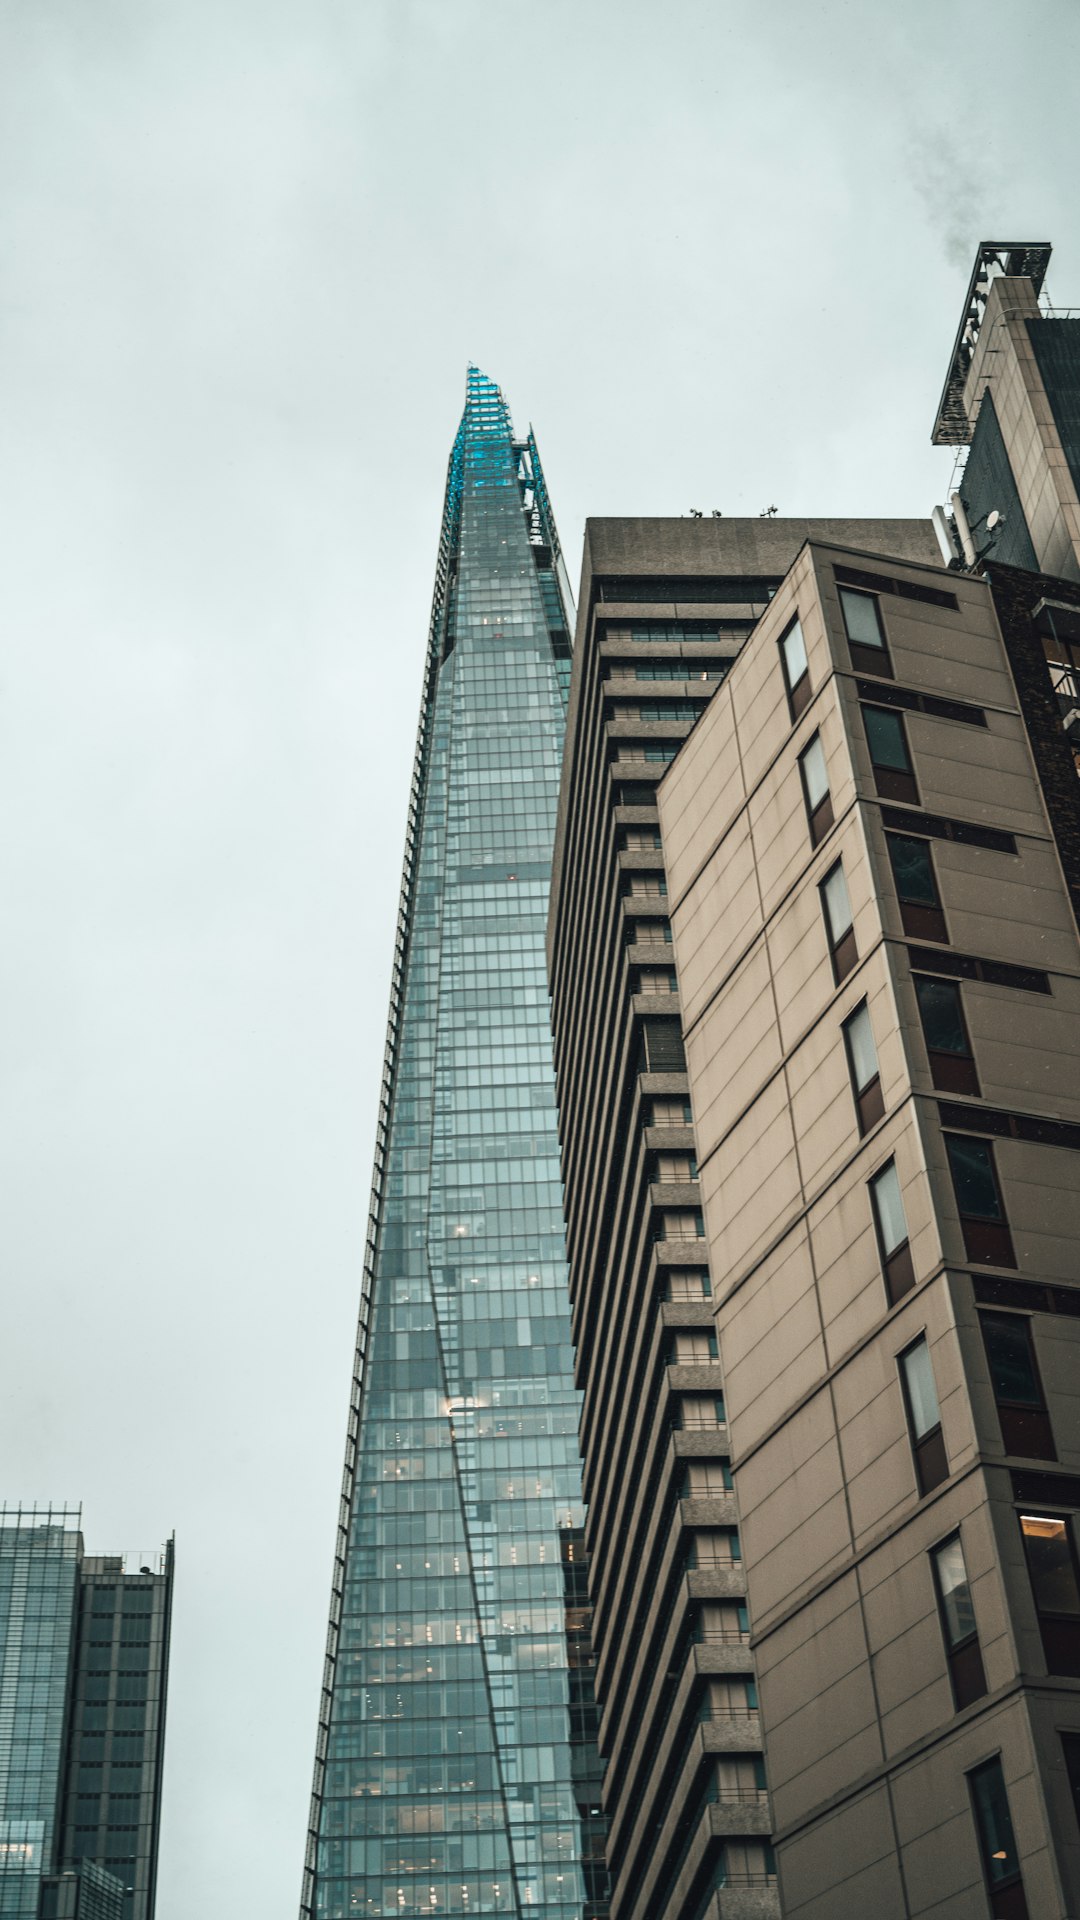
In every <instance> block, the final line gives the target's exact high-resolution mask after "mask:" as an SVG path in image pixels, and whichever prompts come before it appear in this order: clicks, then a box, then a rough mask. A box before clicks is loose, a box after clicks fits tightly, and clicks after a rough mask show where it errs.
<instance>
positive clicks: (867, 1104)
mask: <svg viewBox="0 0 1080 1920" xmlns="http://www.w3.org/2000/svg"><path fill="white" fill-rule="evenodd" d="M860 1018H865V1020H866V1025H867V1028H868V1029H869V1033H870V1045H871V1046H872V1047H873V1050H874V1064H875V1067H876V1069H877V1071H876V1072H875V1073H873V1074H871V1076H870V1078H869V1079H868V1080H866V1081H865V1082H864V1084H863V1085H862V1086H860V1085H859V1082H858V1078H857V1069H856V1066H855V1050H854V1047H853V1045H852V1031H851V1030H852V1028H853V1027H854V1025H855V1022H856V1021H857V1020H859V1019H860ZM840 1032H841V1034H842V1035H843V1040H844V1053H845V1056H846V1058H847V1065H848V1078H849V1079H850V1081H851V1092H852V1097H853V1099H854V1101H855V1114H856V1117H857V1120H858V1123H859V1132H860V1133H861V1134H865V1133H869V1132H870V1129H871V1127H874V1126H876V1125H877V1123H878V1121H879V1120H880V1119H881V1118H882V1115H883V1114H884V1112H885V1095H884V1093H883V1092H882V1088H881V1062H880V1060H879V1059H878V1050H877V1040H876V1038H875V1036H874V1023H873V1021H872V1020H871V1018H870V1005H869V1002H868V1001H867V1000H865V999H864V1000H860V1001H859V1004H858V1006H856V1007H853V1008H852V1010H851V1012H850V1013H849V1014H848V1016H847V1018H846V1019H845V1020H842V1021H841V1022H840Z"/></svg>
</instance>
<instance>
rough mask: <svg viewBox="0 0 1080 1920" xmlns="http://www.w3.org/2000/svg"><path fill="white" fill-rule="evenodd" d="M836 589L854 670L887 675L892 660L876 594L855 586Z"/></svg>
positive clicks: (888, 674) (890, 673)
mask: <svg viewBox="0 0 1080 1920" xmlns="http://www.w3.org/2000/svg"><path fill="white" fill-rule="evenodd" d="M838 591H839V594H840V611H841V613H842V614H843V616H844V632H845V633H846V634H847V641H848V652H849V654H850V655H851V664H852V666H853V667H854V668H855V671H856V673H880V674H885V675H887V676H888V677H889V678H890V679H891V678H892V663H891V661H890V659H889V650H888V648H887V647H886V645H885V629H884V627H883V626H882V623H881V607H880V605H879V602H878V599H877V595H876V594H873V593H860V592H859V591H858V589H857V588H856V587H840V588H839V589H838Z"/></svg>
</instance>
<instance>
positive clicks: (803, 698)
mask: <svg viewBox="0 0 1080 1920" xmlns="http://www.w3.org/2000/svg"><path fill="white" fill-rule="evenodd" d="M793 633H797V634H798V636H799V639H800V641H801V643H802V656H803V669H802V672H801V673H800V674H799V675H798V676H797V678H796V679H794V680H792V678H791V663H790V661H789V660H788V656H787V644H788V641H789V640H790V638H791V636H792V634H793ZM776 644H777V648H778V651H779V654H780V671H781V673H782V675H783V679H784V691H785V693H786V694H787V703H788V712H789V713H790V715H791V723H792V726H794V724H795V722H796V720H798V719H800V718H801V717H802V715H803V714H804V713H805V712H806V709H807V707H808V706H809V705H810V701H811V699H812V698H813V692H814V689H813V687H812V686H811V684H810V660H809V656H808V655H807V651H806V636H805V634H804V633H803V630H802V622H801V620H800V619H799V616H798V614H796V615H795V617H794V619H793V620H789V621H788V624H787V626H786V627H785V628H784V631H783V633H782V634H781V635H780V638H779V640H778V641H777V643H776Z"/></svg>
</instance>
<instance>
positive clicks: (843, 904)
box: [821, 860, 859, 986]
mask: <svg viewBox="0 0 1080 1920" xmlns="http://www.w3.org/2000/svg"><path fill="white" fill-rule="evenodd" d="M821 910H822V913H823V914H824V916H825V932H826V935H827V937H828V942H829V957H830V959H831V960H832V970H833V979H834V980H835V982H836V984H837V986H839V985H840V982H841V980H843V979H845V978H846V976H847V975H848V974H849V973H850V972H851V969H852V967H853V966H854V965H855V962H856V960H857V959H858V957H859V950H858V948H857V946H856V945H855V929H854V927H853V925H852V920H851V901H850V900H849V898H848V890H847V881H846V880H845V879H844V863H843V861H842V860H838V861H837V863H836V865H835V867H832V868H830V870H829V872H828V873H827V874H826V875H825V878H824V880H823V881H822V883H821Z"/></svg>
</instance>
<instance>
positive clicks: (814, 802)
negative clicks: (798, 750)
mask: <svg viewBox="0 0 1080 1920" xmlns="http://www.w3.org/2000/svg"><path fill="white" fill-rule="evenodd" d="M799 765H800V766H801V768H802V777H803V785H804V787H805V789H806V804H807V806H808V807H809V808H810V811H811V813H813V811H814V808H815V807H818V806H820V805H821V802H822V801H823V800H824V798H825V795H826V794H827V793H828V791H829V775H828V772H827V771H826V767H825V755H824V753H823V752H822V749H821V739H820V737H819V735H818V734H816V733H815V735H814V737H813V739H812V740H811V742H810V745H809V746H808V747H807V748H806V750H805V752H804V753H803V754H802V755H801V756H800V759H799Z"/></svg>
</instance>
